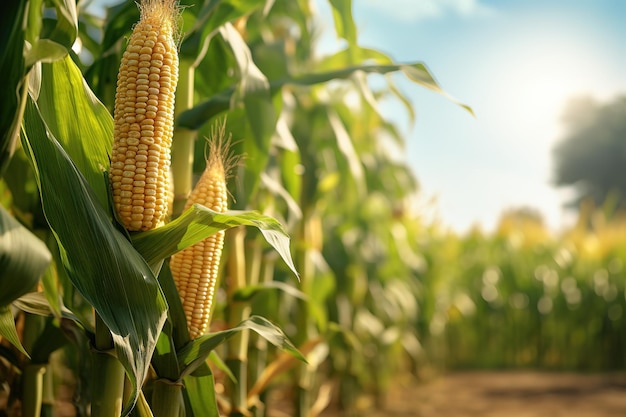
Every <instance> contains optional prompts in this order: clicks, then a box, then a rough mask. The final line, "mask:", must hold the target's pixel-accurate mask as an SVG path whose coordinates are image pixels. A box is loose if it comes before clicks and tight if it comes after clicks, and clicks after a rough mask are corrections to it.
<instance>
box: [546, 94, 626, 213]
mask: <svg viewBox="0 0 626 417" xmlns="http://www.w3.org/2000/svg"><path fill="white" fill-rule="evenodd" d="M563 120H564V122H565V124H566V127H567V131H566V134H565V136H564V137H563V138H562V139H561V141H560V142H559V143H558V144H557V145H556V147H555V148H554V155H553V156H554V162H555V170H554V181H555V184H556V185H557V186H574V188H575V190H576V192H577V195H576V197H575V198H574V199H573V200H572V201H570V202H569V204H568V205H571V206H578V205H579V204H580V202H581V201H582V200H585V199H590V200H592V201H593V202H594V203H595V204H596V205H598V206H599V205H602V204H603V203H604V202H605V201H606V200H607V197H609V196H614V195H615V194H616V195H617V196H618V199H619V206H620V207H621V208H625V207H626V96H620V97H618V98H616V99H615V100H614V101H612V102H610V103H608V104H600V103H597V102H595V101H594V100H592V99H591V98H589V97H583V98H576V99H572V100H571V101H570V103H569V104H568V106H567V108H566V111H565V114H564V118H563Z"/></svg>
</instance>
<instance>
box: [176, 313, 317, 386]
mask: <svg viewBox="0 0 626 417" xmlns="http://www.w3.org/2000/svg"><path fill="white" fill-rule="evenodd" d="M244 329H249V330H253V331H255V332H256V333H258V334H259V335H260V336H261V337H263V338H265V339H266V340H267V341H268V342H270V343H271V344H273V345H274V346H276V347H278V348H280V349H283V350H285V351H287V352H289V353H291V354H292V355H293V356H295V357H296V358H298V359H300V360H301V361H304V362H306V361H305V359H304V356H302V354H301V353H300V352H299V351H298V349H296V347H295V346H294V345H293V343H291V341H290V340H289V339H288V338H287V336H285V334H284V333H283V331H282V330H280V328H278V327H277V326H276V325H274V324H272V323H271V322H270V321H269V320H267V319H266V318H264V317H261V316H251V317H250V318H248V319H246V320H244V321H242V322H241V323H239V325H237V326H236V327H233V328H232V329H228V330H223V331H221V332H217V333H213V334H209V335H205V336H201V337H199V338H197V339H195V340H192V341H191V342H189V343H188V344H187V345H186V346H185V347H184V348H183V349H182V350H181V351H180V352H179V353H178V360H179V362H180V363H181V366H183V367H184V370H183V372H182V375H181V376H182V377H184V376H187V375H189V374H191V373H192V372H194V371H195V370H196V369H197V368H198V367H199V366H200V365H202V364H203V363H204V361H206V358H207V357H208V356H209V354H210V353H211V352H212V351H213V349H215V348H216V347H217V346H219V345H220V344H222V343H223V342H224V341H226V340H228V339H229V338H231V337H232V336H233V335H235V334H236V333H238V332H240V331H242V330H244Z"/></svg>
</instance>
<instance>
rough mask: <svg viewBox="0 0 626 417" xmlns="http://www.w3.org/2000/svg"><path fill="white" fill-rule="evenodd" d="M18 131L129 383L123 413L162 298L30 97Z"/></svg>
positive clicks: (154, 332) (160, 316)
mask: <svg viewBox="0 0 626 417" xmlns="http://www.w3.org/2000/svg"><path fill="white" fill-rule="evenodd" d="M24 133H25V135H24V136H23V140H22V145H23V146H24V148H26V149H27V151H28V154H29V157H30V159H31V161H32V163H33V167H34V169H35V172H36V176H37V182H38V185H39V190H40V193H41V200H42V205H43V210H44V213H45V215H46V219H47V221H48V223H49V225H50V227H51V228H52V230H53V231H54V234H55V237H56V239H57V242H58V245H59V250H60V253H61V257H62V260H63V266H64V267H65V269H66V270H67V273H68V276H69V277H70V279H71V281H72V283H73V285H74V286H75V287H76V288H77V289H78V291H80V293H81V294H82V295H83V297H84V298H85V299H86V300H87V301H88V302H89V303H90V304H91V305H93V306H94V308H95V310H96V312H97V313H98V314H99V316H100V317H101V318H102V320H103V321H104V323H105V324H106V325H107V327H108V328H109V329H110V330H111V333H112V337H113V342H114V344H115V350H116V352H117V357H118V359H119V361H120V362H121V363H122V365H123V366H124V368H125V369H126V372H127V373H128V377H129V379H130V382H131V385H132V390H131V394H130V397H129V403H128V404H127V405H126V408H125V413H128V411H129V410H130V408H131V407H132V406H133V405H134V404H135V402H136V400H137V396H138V387H139V384H141V381H143V378H144V377H145V375H146V373H147V371H148V366H149V363H150V358H151V356H152V353H153V351H154V348H155V345H156V342H157V338H158V335H159V333H160V331H161V328H162V326H163V324H164V322H165V318H166V311H167V305H166V302H165V298H164V296H163V294H162V292H161V288H160V287H159V284H158V282H157V280H156V278H155V277H154V275H153V273H152V271H151V270H150V267H149V266H148V265H147V264H146V262H145V261H144V259H143V258H142V257H141V255H140V254H139V253H138V252H137V251H135V250H134V248H133V247H132V245H131V244H130V242H129V241H128V240H126V238H125V237H124V235H122V234H121V233H120V232H119V231H118V230H117V229H115V228H114V227H113V225H112V223H111V221H110V219H109V218H108V215H107V213H106V211H105V209H104V208H103V207H102V205H100V204H99V201H98V199H97V197H96V196H95V194H94V192H93V190H92V189H91V188H90V187H89V184H88V183H87V181H86V180H85V178H84V177H83V176H82V175H81V173H80V172H79V171H78V169H77V168H76V166H75V165H74V164H73V163H72V161H71V159H70V158H69V156H68V155H67V153H66V152H65V151H64V150H63V148H62V147H61V145H60V144H59V143H58V142H57V140H56V138H55V137H54V135H53V134H51V132H50V131H48V130H47V129H46V126H45V124H44V122H43V120H42V118H41V116H40V114H39V110H38V108H37V106H36V104H35V103H34V102H32V101H31V100H29V102H28V104H27V106H26V114H25V129H24ZM74 139H75V140H80V137H78V138H74ZM68 220H69V221H68Z"/></svg>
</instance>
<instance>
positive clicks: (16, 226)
mask: <svg viewBox="0 0 626 417" xmlns="http://www.w3.org/2000/svg"><path fill="white" fill-rule="evenodd" d="M51 260H52V255H51V254H50V251H49V250H48V248H47V247H46V245H45V244H44V243H43V242H42V241H41V240H39V239H38V238H37V236H35V235H34V234H32V233H31V232H30V231H29V230H28V229H26V228H25V227H24V226H22V225H21V224H20V223H19V222H18V221H17V220H15V219H14V218H13V216H11V215H10V214H9V212H7V211H6V210H5V208H4V207H2V206H0V271H2V272H0V307H5V306H8V305H9V304H10V303H11V302H12V301H13V300H15V299H17V298H19V297H20V296H22V295H24V294H26V293H27V292H29V291H31V290H32V289H33V287H34V286H35V285H36V284H37V282H38V281H39V278H40V277H41V276H42V275H43V273H44V271H45V270H46V268H47V267H48V265H49V264H50V261H51Z"/></svg>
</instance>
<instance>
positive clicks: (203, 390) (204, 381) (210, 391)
mask: <svg viewBox="0 0 626 417" xmlns="http://www.w3.org/2000/svg"><path fill="white" fill-rule="evenodd" d="M183 384H184V385H185V389H184V390H183V397H184V399H185V406H186V411H187V415H188V416H206V417H220V413H219V410H218V408H217V398H216V397H215V381H214V379H213V374H212V373H211V368H209V366H208V365H207V364H206V363H202V364H200V366H199V367H198V369H196V373H195V374H194V375H189V376H186V377H185V378H183Z"/></svg>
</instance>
